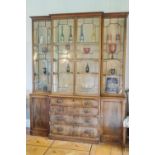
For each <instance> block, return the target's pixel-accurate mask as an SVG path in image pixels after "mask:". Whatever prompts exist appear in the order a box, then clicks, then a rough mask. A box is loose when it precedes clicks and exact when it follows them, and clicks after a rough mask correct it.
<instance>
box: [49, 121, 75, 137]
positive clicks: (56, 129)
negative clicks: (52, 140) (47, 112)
mask: <svg viewBox="0 0 155 155" xmlns="http://www.w3.org/2000/svg"><path fill="white" fill-rule="evenodd" d="M50 132H51V134H58V135H65V136H71V135H72V133H73V126H67V125H56V124H50Z"/></svg>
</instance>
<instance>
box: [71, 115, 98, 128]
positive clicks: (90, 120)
mask: <svg viewBox="0 0 155 155" xmlns="http://www.w3.org/2000/svg"><path fill="white" fill-rule="evenodd" d="M73 124H74V125H79V126H80V125H81V126H98V118H97V117H78V116H77V117H73Z"/></svg>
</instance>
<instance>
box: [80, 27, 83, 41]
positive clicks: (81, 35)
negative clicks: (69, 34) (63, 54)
mask: <svg viewBox="0 0 155 155" xmlns="http://www.w3.org/2000/svg"><path fill="white" fill-rule="evenodd" d="M80 42H84V34H83V25H81V32H80Z"/></svg>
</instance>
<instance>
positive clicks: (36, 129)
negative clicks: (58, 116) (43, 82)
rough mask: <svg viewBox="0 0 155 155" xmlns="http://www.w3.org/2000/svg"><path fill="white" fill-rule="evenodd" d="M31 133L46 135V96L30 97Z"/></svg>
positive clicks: (47, 109) (47, 108) (47, 107)
mask: <svg viewBox="0 0 155 155" xmlns="http://www.w3.org/2000/svg"><path fill="white" fill-rule="evenodd" d="M30 106H31V108H30V110H31V113H30V121H31V134H34V135H41V136H42V135H43V136H47V135H48V132H49V103H48V98H47V97H31V105H30Z"/></svg>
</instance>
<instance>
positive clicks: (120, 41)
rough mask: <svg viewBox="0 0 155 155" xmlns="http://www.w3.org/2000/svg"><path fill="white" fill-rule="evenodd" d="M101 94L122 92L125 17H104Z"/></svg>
mask: <svg viewBox="0 0 155 155" xmlns="http://www.w3.org/2000/svg"><path fill="white" fill-rule="evenodd" d="M103 34H104V36H103V39H104V40H103V51H102V52H103V54H102V56H103V57H102V86H101V88H102V94H110V95H113V94H115V95H121V94H123V93H124V74H125V73H124V68H125V50H126V49H125V47H126V46H125V40H126V38H125V37H126V17H115V18H112V17H107V18H105V19H104V33H103Z"/></svg>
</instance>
